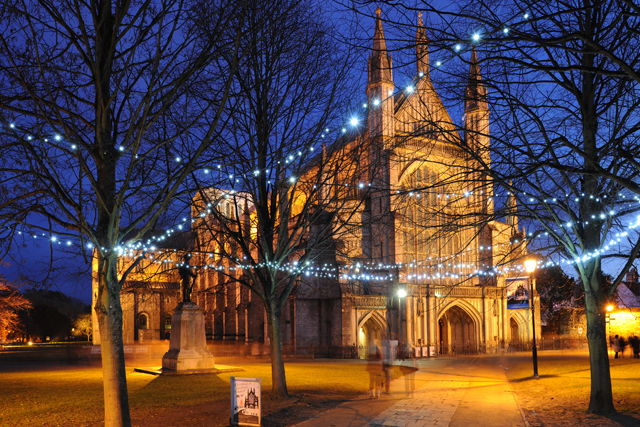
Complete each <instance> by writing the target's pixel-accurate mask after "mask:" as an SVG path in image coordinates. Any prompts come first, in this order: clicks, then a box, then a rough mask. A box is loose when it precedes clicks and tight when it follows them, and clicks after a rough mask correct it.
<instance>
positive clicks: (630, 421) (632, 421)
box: [600, 413, 640, 427]
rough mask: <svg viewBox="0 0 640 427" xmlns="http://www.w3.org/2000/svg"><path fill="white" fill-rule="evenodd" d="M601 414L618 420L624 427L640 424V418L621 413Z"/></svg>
mask: <svg viewBox="0 0 640 427" xmlns="http://www.w3.org/2000/svg"><path fill="white" fill-rule="evenodd" d="M600 416H601V417H603V418H607V419H609V420H611V421H613V422H616V423H618V424H619V425H621V426H623V427H638V425H640V420H639V419H637V418H634V417H631V416H629V415H625V414H621V413H614V414H602V415H600Z"/></svg>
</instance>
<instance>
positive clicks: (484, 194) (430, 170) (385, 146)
mask: <svg viewBox="0 0 640 427" xmlns="http://www.w3.org/2000/svg"><path fill="white" fill-rule="evenodd" d="M377 14H378V15H377V19H376V24H375V35H374V42H373V49H372V52H371V55H370V56H369V59H368V70H369V73H368V84H367V88H366V94H367V99H368V101H367V104H368V106H369V109H368V118H367V129H366V131H365V133H364V135H361V136H359V138H362V139H361V140H359V141H366V142H367V143H368V144H370V145H371V147H372V149H371V150H370V158H369V159H367V162H368V163H369V164H371V165H377V166H378V172H377V173H376V174H375V175H374V176H372V177H371V183H372V188H374V189H375V190H372V191H370V192H369V193H368V195H367V196H366V197H367V200H366V201H365V202H364V203H362V207H361V208H359V210H358V211H357V212H356V213H355V215H353V217H352V219H353V218H355V219H359V221H360V222H361V223H360V225H359V226H357V227H353V229H354V231H353V233H352V234H351V235H346V236H342V237H341V238H340V241H335V242H331V243H332V244H333V246H334V247H340V248H341V251H340V254H338V253H335V254H333V255H331V254H329V255H327V260H326V261H327V262H328V263H329V264H331V265H334V266H336V268H346V267H348V266H351V268H353V269H355V270H354V271H359V270H360V269H362V271H363V272H366V273H367V274H368V275H370V276H371V277H375V276H380V277H385V278H386V279H385V280H382V281H376V280H374V279H372V280H369V279H363V278H362V275H359V276H358V275H355V274H354V275H352V277H349V275H348V274H340V275H339V278H327V277H324V278H321V277H318V278H316V277H306V276H304V275H302V276H301V277H300V279H299V282H298V284H297V287H296V292H295V293H294V294H293V295H292V296H291V297H290V298H289V300H288V302H287V304H286V305H285V307H284V311H283V315H282V336H283V344H284V346H285V349H286V350H287V349H288V350H289V351H291V352H298V353H310V352H313V353H315V354H318V355H330V356H340V355H344V354H345V351H348V349H352V350H354V351H355V350H356V349H363V348H366V347H367V346H368V345H369V343H370V342H372V341H373V342H376V343H378V344H379V343H380V342H381V340H383V339H384V338H388V339H391V340H397V341H398V343H403V342H412V343H413V344H414V345H416V346H420V347H422V346H424V347H433V348H434V349H436V352H437V353H440V354H448V353H464V352H477V351H490V349H493V348H497V347H499V346H500V345H502V344H503V343H504V342H506V341H510V340H515V339H518V340H524V339H527V340H528V339H529V337H530V336H531V332H530V326H529V325H528V323H529V319H528V317H527V316H526V315H524V314H523V313H522V311H521V310H520V311H513V312H512V311H510V310H508V309H507V298H506V287H505V276H508V275H510V274H516V275H517V274H518V271H516V272H513V273H512V272H511V271H512V270H514V267H515V266H516V264H514V263H516V262H517V265H521V261H522V258H523V257H524V256H525V255H526V247H525V246H523V245H522V238H523V236H524V230H521V229H520V228H519V225H518V220H517V213H516V210H517V208H516V206H515V201H514V199H513V198H510V199H509V200H508V202H507V208H508V211H509V212H508V214H507V215H506V217H505V221H504V222H499V221H491V222H490V223H486V222H484V221H482V220H481V219H482V218H483V217H485V216H486V217H492V216H493V210H494V200H493V188H492V186H491V184H489V181H488V179H487V177H486V176H484V175H483V174H482V172H481V170H482V168H479V167H474V164H472V163H473V162H476V163H480V162H483V163H485V164H486V165H490V162H491V159H490V156H489V150H488V148H489V144H490V139H489V107H488V102H487V93H486V89H485V87H484V85H483V82H482V77H481V73H480V66H479V62H478V58H477V56H476V53H475V51H473V53H472V55H471V59H470V64H471V65H470V70H469V78H468V85H467V88H466V90H465V91H464V93H462V91H461V94H460V95H461V96H464V99H465V107H464V117H463V123H462V125H460V126H457V125H455V124H454V121H453V120H452V119H451V117H450V116H449V113H448V112H447V110H446V108H445V106H444V104H443V103H442V101H441V100H440V98H439V96H438V94H437V93H436V89H435V87H434V84H433V83H432V81H431V79H430V64H429V52H428V43H427V39H426V36H425V33H424V30H423V29H422V27H421V25H422V23H421V22H420V26H419V28H420V29H419V30H418V32H417V34H416V46H417V47H416V54H417V57H416V63H417V72H416V76H415V78H414V79H413V80H412V82H411V83H410V87H411V90H408V89H404V90H400V91H398V90H396V86H395V84H394V81H393V63H392V58H391V55H389V53H388V52H387V46H386V40H385V36H384V31H383V24H382V18H381V11H380V10H378V11H377ZM461 129H464V130H465V131H464V132H463V134H464V136H461V133H462V132H461V131H460V130H461ZM352 142H353V143H354V144H356V143H358V141H356V140H354V141H352ZM349 143H351V142H348V143H347V145H346V146H348V144H349ZM463 145H464V146H466V147H471V148H472V149H473V150H474V152H475V153H476V154H477V155H476V156H469V155H468V154H464V152H463V151H461V149H460V147H461V146H463ZM331 153H335V151H333V152H332V151H331V150H326V151H325V150H323V153H322V155H323V156H329V157H330V156H331V155H332V154H331ZM323 159H324V157H323ZM470 162H471V163H470ZM462 175H463V176H466V177H467V178H468V181H465V180H461V179H460V178H459V177H460V176H462ZM412 189H416V191H415V192H414V191H412ZM211 191H214V192H215V191H218V192H222V191H223V190H211ZM218 199H220V200H223V202H224V197H218V198H216V200H218ZM198 203H199V202H198V200H194V206H195V205H197V204H198ZM221 203H222V202H221ZM219 209H221V210H224V209H225V206H221V207H219ZM251 209H252V208H251V206H249V205H247V204H246V203H245V205H244V206H229V207H228V215H229V216H230V217H231V216H233V217H235V216H237V215H240V216H243V217H247V218H249V217H250V215H251ZM196 212H197V211H196V210H195V208H194V212H193V216H194V218H197V216H196ZM335 213H336V214H337V216H339V215H340V212H335ZM448 221H452V222H451V223H449V222H448ZM245 222H246V223H247V224H249V220H248V219H247V220H246V221H245ZM237 223H240V221H238V222H237ZM447 225H450V226H449V227H447ZM214 228H215V225H214ZM443 230H444V231H443ZM218 232H219V230H218ZM247 232H248V234H249V230H247ZM199 240H200V241H207V239H199ZM206 251H208V252H209V253H210V254H215V253H216V250H215V248H208V249H206ZM172 256H173V255H172ZM209 256H212V255H209ZM213 257H214V258H213V259H210V260H209V261H207V263H214V264H215V265H216V266H217V267H216V269H208V270H205V271H202V272H200V273H199V275H198V278H197V279H196V286H195V288H194V293H193V296H192V300H193V301H194V302H196V303H197V304H198V305H199V307H201V308H202V310H203V313H204V323H205V330H206V336H207V339H217V340H233V341H237V342H242V343H250V342H258V343H264V342H267V340H268V333H267V328H266V313H265V310H264V307H263V305H262V302H261V301H260V299H259V298H258V296H257V295H256V294H255V293H254V292H252V291H251V290H249V289H246V288H244V287H242V286H241V285H240V284H238V282H237V281H236V280H234V277H235V278H236V279H237V278H239V277H240V275H242V274H243V273H242V270H241V269H239V268H238V269H236V268H235V266H234V265H233V264H231V263H230V262H229V261H228V260H224V259H215V255H213ZM174 262H175V260H174ZM323 262H324V261H323ZM497 266H499V269H498V270H496V267H497ZM221 270H224V271H221ZM516 270H517V269H516ZM173 283H174V282H172V281H171V280H170V278H169V277H167V278H166V279H165V281H164V282H163V284H162V285H154V286H150V287H149V288H148V289H147V290H149V289H153V290H154V292H156V293H155V294H153V295H151V294H149V295H148V296H147V299H145V300H144V302H142V301H141V298H142V297H141V295H142V293H141V291H140V290H138V291H135V287H129V288H126V289H134V292H132V295H128V294H127V292H126V289H125V290H123V304H124V306H125V326H124V327H125V337H126V338H125V341H129V340H131V339H133V340H136V339H137V340H140V339H147V336H150V337H151V339H162V338H164V337H165V335H164V334H166V332H167V329H166V327H165V328H164V329H163V324H162V319H164V318H165V317H166V316H167V315H169V314H170V313H171V310H170V309H169V307H171V304H173V306H175V302H177V301H175V302H174V299H175V298H176V297H177V293H178V292H179V288H178V287H176V286H175V285H174V284H173ZM151 301H153V303H152V302H151ZM164 301H167V303H166V304H165V303H164ZM169 301H170V302H169ZM535 301H536V303H537V299H535ZM147 304H153V307H155V309H152V308H151V306H150V305H147ZM536 305H537V306H538V307H539V305H538V304H536ZM537 313H539V309H538V310H537ZM141 314H147V315H148V325H149V326H148V331H153V332H148V331H147V330H145V331H142V332H141V329H140V327H139V325H140V319H141V318H140V315H141ZM539 324H540V322H539V319H538V325H539ZM538 330H539V329H538ZM525 331H526V332H525ZM538 334H539V332H538ZM96 336H97V334H94V337H96ZM98 340H99V338H98ZM351 354H353V353H351ZM360 354H361V355H364V352H362V351H361V352H360Z"/></svg>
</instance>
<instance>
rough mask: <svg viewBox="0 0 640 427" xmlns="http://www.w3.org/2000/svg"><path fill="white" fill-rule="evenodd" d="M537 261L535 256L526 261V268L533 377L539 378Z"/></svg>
mask: <svg viewBox="0 0 640 427" xmlns="http://www.w3.org/2000/svg"><path fill="white" fill-rule="evenodd" d="M537 264H538V263H537V261H536V260H535V259H533V258H530V259H527V260H525V262H524V269H525V270H526V271H527V273H529V306H530V307H531V326H532V328H533V349H532V352H533V378H539V377H540V375H538V347H536V304H535V301H534V300H533V292H534V291H535V289H536V282H535V279H534V278H533V272H534V271H536V267H537Z"/></svg>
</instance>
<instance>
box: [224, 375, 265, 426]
mask: <svg viewBox="0 0 640 427" xmlns="http://www.w3.org/2000/svg"><path fill="white" fill-rule="evenodd" d="M261 386H262V378H246V377H231V419H230V422H231V425H233V426H259V425H261V422H262V393H261Z"/></svg>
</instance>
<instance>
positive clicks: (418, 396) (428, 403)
mask: <svg viewBox="0 0 640 427" xmlns="http://www.w3.org/2000/svg"><path fill="white" fill-rule="evenodd" d="M415 375H416V376H418V377H419V378H420V377H423V376H422V375H420V374H415ZM400 380H402V379H400ZM420 382H422V386H419V387H417V388H416V390H415V393H414V396H413V397H406V398H404V399H402V400H400V401H399V402H397V403H395V404H393V405H392V406H391V407H389V408H387V409H386V410H385V411H383V412H382V413H380V414H379V415H378V416H377V417H375V418H374V419H373V420H371V421H369V422H368V423H366V424H365V426H371V427H378V426H395V427H423V426H448V425H449V423H450V422H451V419H452V418H453V414H454V413H455V412H456V409H457V408H458V405H459V404H460V401H461V400H462V398H463V396H464V393H465V391H466V389H467V387H468V386H469V381H465V380H462V381H460V377H459V375H450V374H442V375H438V378H437V380H436V379H432V380H430V381H426V380H423V381H420Z"/></svg>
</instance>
